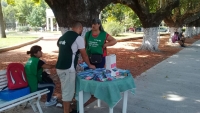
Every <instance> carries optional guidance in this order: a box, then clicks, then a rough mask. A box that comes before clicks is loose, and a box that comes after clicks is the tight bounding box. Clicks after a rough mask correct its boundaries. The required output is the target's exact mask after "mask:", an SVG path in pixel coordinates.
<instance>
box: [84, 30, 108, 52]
mask: <svg viewBox="0 0 200 113" xmlns="http://www.w3.org/2000/svg"><path fill="white" fill-rule="evenodd" d="M85 39H86V44H87V45H86V52H87V54H88V55H90V54H103V45H104V43H105V40H106V32H105V31H101V32H100V33H99V35H98V36H97V37H93V36H92V32H91V31H89V32H87V33H86V35H85Z"/></svg>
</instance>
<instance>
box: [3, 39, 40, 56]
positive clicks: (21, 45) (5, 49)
mask: <svg viewBox="0 0 200 113" xmlns="http://www.w3.org/2000/svg"><path fill="white" fill-rule="evenodd" d="M41 39H43V37H39V38H37V39H35V40H32V41H29V42H25V43H23V44H18V45H14V46H9V47H5V48H1V49H0V53H2V52H5V51H10V50H14V49H18V48H20V47H23V46H26V45H29V44H33V43H36V42H38V41H40V40H41Z"/></svg>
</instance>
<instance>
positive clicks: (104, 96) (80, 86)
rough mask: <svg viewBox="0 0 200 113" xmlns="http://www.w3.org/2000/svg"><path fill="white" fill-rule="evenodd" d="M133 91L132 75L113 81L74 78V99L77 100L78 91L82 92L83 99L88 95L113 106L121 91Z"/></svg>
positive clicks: (119, 97) (86, 98) (117, 100)
mask: <svg viewBox="0 0 200 113" xmlns="http://www.w3.org/2000/svg"><path fill="white" fill-rule="evenodd" d="M127 90H129V91H131V92H132V93H133V94H134V93H135V83H134V80H133V77H132V75H131V74H130V73H129V74H128V76H127V77H125V78H120V79H117V80H113V81H105V82H99V81H94V80H85V79H81V78H80V77H79V76H77V78H76V99H77V100H78V93H79V91H83V92H84V96H83V98H84V99H83V100H84V102H86V101H87V100H88V99H89V98H90V95H94V96H95V97H96V98H98V99H100V100H102V101H104V102H106V103H107V104H108V106H109V107H110V108H113V107H114V106H115V105H116V104H117V103H118V102H119V100H120V99H121V93H120V92H124V91H127Z"/></svg>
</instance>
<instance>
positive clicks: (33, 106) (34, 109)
mask: <svg viewBox="0 0 200 113" xmlns="http://www.w3.org/2000/svg"><path fill="white" fill-rule="evenodd" d="M29 103H30V105H31V107H32V109H33V111H34V112H37V108H36V107H35V105H34V104H35V102H34V101H33V100H31V101H29Z"/></svg>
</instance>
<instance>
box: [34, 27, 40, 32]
mask: <svg viewBox="0 0 200 113" xmlns="http://www.w3.org/2000/svg"><path fill="white" fill-rule="evenodd" d="M32 29H33V31H36V32H37V31H39V30H41V28H40V27H33V28H32Z"/></svg>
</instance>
